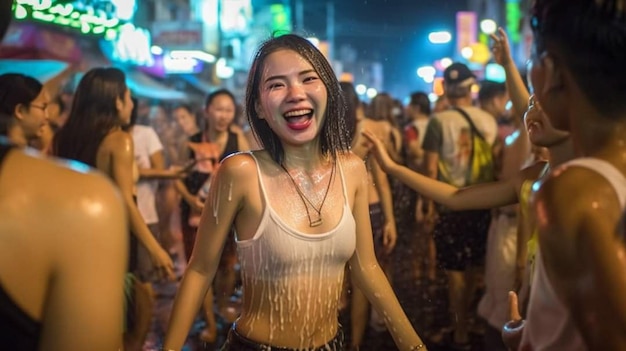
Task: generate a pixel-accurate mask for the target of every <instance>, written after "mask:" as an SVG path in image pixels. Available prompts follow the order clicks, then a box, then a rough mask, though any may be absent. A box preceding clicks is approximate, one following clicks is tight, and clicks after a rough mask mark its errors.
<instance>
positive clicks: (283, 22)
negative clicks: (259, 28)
mask: <svg viewBox="0 0 626 351" xmlns="http://www.w3.org/2000/svg"><path fill="white" fill-rule="evenodd" d="M270 13H271V15H272V20H271V28H272V32H287V33H289V32H291V30H292V28H291V11H290V10H289V8H288V7H285V5H283V4H272V5H270Z"/></svg>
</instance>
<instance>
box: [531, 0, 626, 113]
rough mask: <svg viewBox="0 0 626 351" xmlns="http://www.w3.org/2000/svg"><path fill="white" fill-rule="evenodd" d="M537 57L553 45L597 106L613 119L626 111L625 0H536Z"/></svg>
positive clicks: (535, 47)
mask: <svg viewBox="0 0 626 351" xmlns="http://www.w3.org/2000/svg"><path fill="white" fill-rule="evenodd" d="M531 15H532V17H531V27H532V29H533V34H534V47H533V58H538V57H540V56H541V55H542V54H543V53H544V52H546V51H547V50H548V47H550V49H552V50H555V51H556V52H558V53H560V55H559V60H562V61H563V63H564V64H565V65H566V66H567V67H568V68H569V70H570V71H571V72H572V74H573V76H574V79H575V80H576V81H577V83H578V85H579V86H580V87H582V90H583V92H584V94H585V95H586V96H587V97H588V98H589V101H590V102H591V103H592V104H593V106H594V107H595V108H596V109H597V110H598V111H599V112H601V113H602V114H603V115H604V116H606V117H608V118H618V117H619V116H620V115H622V114H623V113H624V111H626V99H624V96H626V69H624V63H625V62H626V1H624V0H536V1H535V3H534V5H533V7H532V9H531Z"/></svg>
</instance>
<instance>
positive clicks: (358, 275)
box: [345, 155, 426, 351]
mask: <svg viewBox="0 0 626 351" xmlns="http://www.w3.org/2000/svg"><path fill="white" fill-rule="evenodd" d="M347 161H348V162H346V164H347V165H346V166H347V167H345V170H346V171H347V172H346V176H347V179H348V184H351V185H350V190H351V191H352V192H353V194H354V202H353V205H352V214H353V216H354V218H355V221H356V251H355V253H354V254H353V256H352V258H351V259H350V261H349V265H350V271H351V274H352V279H353V281H354V282H355V283H356V284H357V286H358V287H359V288H360V289H361V291H363V293H364V294H365V296H367V299H368V300H369V301H370V303H371V304H372V306H373V307H374V308H375V309H376V311H377V312H378V313H379V314H380V315H381V316H384V318H385V323H386V324H387V328H388V330H389V331H390V332H391V335H392V337H393V339H394V341H395V343H396V345H397V346H398V348H399V349H400V350H403V351H410V350H426V347H425V346H423V342H422V340H421V339H420V337H419V336H418V335H417V333H416V332H415V329H414V328H413V326H412V325H411V323H410V322H409V319H408V318H407V316H406V314H405V313H404V311H403V310H402V307H401V306H400V302H399V301H398V299H397V298H396V295H395V293H394V292H393V290H392V288H391V285H390V284H389V281H388V280H387V278H386V277H385V274H384V273H383V271H382V269H381V268H380V266H379V264H378V261H377V260H376V256H375V254H374V243H373V241H372V229H371V224H370V217H369V207H368V197H367V186H368V184H367V173H366V169H365V166H364V164H363V162H361V161H360V159H359V158H358V157H357V156H356V155H351V156H350V157H348V160H347Z"/></svg>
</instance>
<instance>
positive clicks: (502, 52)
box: [489, 27, 513, 66]
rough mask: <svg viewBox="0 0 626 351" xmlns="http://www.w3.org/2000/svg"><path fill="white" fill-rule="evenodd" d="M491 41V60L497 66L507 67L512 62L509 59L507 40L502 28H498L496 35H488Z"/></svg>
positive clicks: (510, 58)
mask: <svg viewBox="0 0 626 351" xmlns="http://www.w3.org/2000/svg"><path fill="white" fill-rule="evenodd" d="M489 36H490V37H491V39H492V40H493V46H492V47H491V51H492V52H493V58H494V60H495V61H496V63H497V64H499V65H501V66H505V65H508V64H509V63H511V62H512V61H513V58H512V57H511V48H510V45H509V38H508V36H507V35H506V32H505V31H504V29H502V27H500V28H498V32H497V33H493V34H490V35H489Z"/></svg>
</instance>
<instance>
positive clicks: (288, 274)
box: [237, 153, 356, 300]
mask: <svg viewBox="0 0 626 351" xmlns="http://www.w3.org/2000/svg"><path fill="white" fill-rule="evenodd" d="M250 155H251V156H252V157H253V158H254V160H255V162H256V166H257V174H258V178H259V186H260V188H261V194H262V196H263V202H264V204H265V209H264V211H263V216H262V219H261V223H260V224H259V228H258V229H257V231H256V233H255V234H254V236H253V238H252V239H249V240H238V241H237V251H238V254H239V261H240V265H241V273H242V278H243V279H244V281H250V280H252V281H256V282H257V283H258V282H263V283H265V284H269V285H271V286H273V287H275V288H279V291H280V293H279V294H280V295H284V296H300V297H302V293H305V292H306V295H308V296H313V297H315V298H319V297H321V296H325V297H328V298H330V299H331V300H332V299H333V297H332V296H328V295H335V293H336V292H337V291H340V290H341V284H342V281H343V273H344V268H345V264H346V262H347V261H348V260H349V259H350V257H352V254H353V253H354V250H355V248H356V223H355V220H354V217H353V216H352V211H351V209H350V205H349V203H348V194H347V191H346V183H345V179H344V174H343V170H342V167H341V163H340V162H339V160H338V161H337V166H338V170H339V174H340V176H341V183H342V188H343V195H344V206H343V215H342V217H341V219H340V220H339V224H337V226H336V227H335V228H334V229H332V230H331V231H329V232H326V233H321V234H306V233H302V232H300V231H298V230H296V229H293V228H290V227H289V226H288V225H287V224H286V223H285V222H284V221H283V220H281V218H280V217H279V216H278V214H277V213H276V212H275V211H274V209H273V208H272V207H271V206H270V203H269V201H268V198H267V194H266V191H265V187H264V185H263V180H262V174H261V170H260V168H259V165H258V160H257V159H256V158H255V157H254V155H253V154H252V153H250ZM271 290H273V289H269V290H268V291H271ZM318 290H319V291H318ZM274 298H278V296H277V297H272V299H274Z"/></svg>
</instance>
